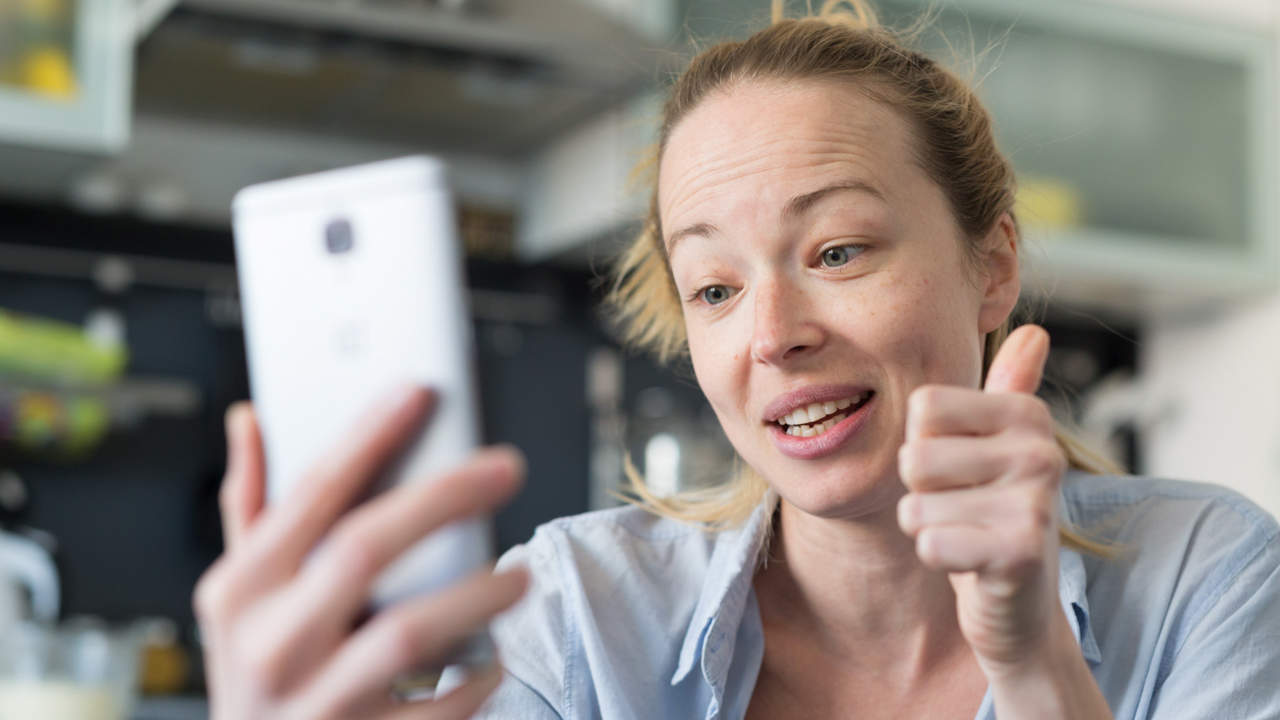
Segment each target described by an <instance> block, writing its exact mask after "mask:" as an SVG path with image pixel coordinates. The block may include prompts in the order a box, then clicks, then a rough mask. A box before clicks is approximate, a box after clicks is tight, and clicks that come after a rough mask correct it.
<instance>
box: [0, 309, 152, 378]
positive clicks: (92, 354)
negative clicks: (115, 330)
mask: <svg viewBox="0 0 1280 720" xmlns="http://www.w3.org/2000/svg"><path fill="white" fill-rule="evenodd" d="M128 356H129V353H128V350H127V348H125V346H124V345H123V344H119V345H117V344H103V343H99V342H95V341H94V340H93V339H92V338H90V337H88V336H87V335H85V333H84V331H83V330H82V329H81V328H80V327H78V326H76V325H72V324H70V323H64V322H59V321H56V320H47V319H43V318H35V317H30V316H25V315H19V314H17V313H12V312H8V311H5V310H0V374H12V375H19V376H25V377H29V378H35V379H39V380H44V381H51V382H55V383H65V384H74V385H100V384H105V383H108V382H111V381H114V380H116V379H118V378H119V377H120V376H121V374H122V373H123V372H124V367H125V364H126V363H127V362H128V359H129V357H128Z"/></svg>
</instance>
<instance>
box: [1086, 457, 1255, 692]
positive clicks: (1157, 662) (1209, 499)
mask: <svg viewBox="0 0 1280 720" xmlns="http://www.w3.org/2000/svg"><path fill="white" fill-rule="evenodd" d="M1063 499H1064V502H1065V505H1066V507H1065V510H1066V514H1067V517H1068V519H1069V520H1070V521H1071V523H1072V525H1073V526H1074V527H1075V528H1076V529H1077V530H1079V531H1081V532H1082V533H1083V534H1085V535H1086V536H1088V537H1092V538H1095V539H1100V540H1103V541H1105V542H1107V543H1109V544H1111V545H1112V546H1113V547H1114V548H1115V549H1116V551H1117V554H1116V557H1114V558H1109V559H1108V558H1099V557H1092V556H1088V555H1084V556H1082V559H1083V561H1084V566H1085V567H1086V569H1087V585H1088V603H1089V606H1090V622H1091V624H1092V625H1093V629H1094V631H1095V632H1096V634H1097V637H1098V639H1099V640H1100V644H1101V645H1102V652H1103V654H1104V655H1107V656H1108V657H1110V658H1111V659H1112V660H1113V661H1119V664H1120V665H1123V666H1124V667H1130V668H1132V667H1135V666H1136V667H1144V666H1145V667H1151V668H1153V669H1154V670H1155V672H1154V673H1153V674H1152V675H1151V677H1152V678H1155V679H1156V682H1157V686H1158V684H1159V683H1160V682H1162V681H1163V679H1164V678H1166V677H1167V676H1168V675H1169V673H1170V672H1172V670H1173V668H1174V664H1175V661H1176V660H1177V659H1178V658H1179V657H1180V656H1183V657H1185V654H1184V648H1185V647H1196V646H1202V645H1203V643H1201V642H1199V641H1198V638H1201V637H1204V636H1206V635H1209V636H1214V635H1216V636H1218V637H1220V638H1226V637H1227V636H1228V635H1231V634H1232V633H1233V632H1235V631H1234V630H1233V629H1232V628H1237V629H1240V630H1241V631H1243V632H1247V628H1248V627H1249V626H1250V625H1251V624H1252V623H1253V622H1254V621H1256V620H1261V617H1260V616H1258V615H1257V613H1258V612H1267V610H1266V609H1267V608H1275V607H1280V525H1278V524H1277V522H1276V520H1275V518H1274V517H1272V516H1271V515H1270V514H1269V513H1267V512H1266V511H1265V510H1263V509H1262V508H1260V507H1258V506H1257V505H1256V504H1255V503H1253V502H1252V501H1250V500H1249V499H1247V498H1245V497H1244V496H1243V495H1240V494H1239V493H1237V492H1235V491H1233V490H1230V489H1228V488H1225V487H1222V486H1218V485H1211V484H1206V483H1196V482H1186V481H1180V480H1168V479H1161V478H1150V477H1139V476H1095V475H1086V474H1083V473H1074V472H1073V473H1070V474H1069V475H1068V478H1067V481H1066V482H1065V483H1064V485H1063ZM1277 653H1280V649H1277V650H1275V651H1272V654H1273V655H1276V654H1277ZM1191 654H1192V655H1199V656H1200V657H1201V659H1202V660H1207V659H1208V658H1210V657H1212V654H1211V653H1205V652H1195V653H1191ZM1144 656H1145V657H1144ZM1220 659H1221V660H1222V661H1224V662H1227V661H1230V658H1229V657H1226V656H1224V657H1222V658H1220Z"/></svg>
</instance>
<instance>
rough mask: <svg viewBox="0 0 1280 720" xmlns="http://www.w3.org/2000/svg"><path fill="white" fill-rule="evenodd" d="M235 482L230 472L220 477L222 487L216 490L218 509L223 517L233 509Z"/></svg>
mask: <svg viewBox="0 0 1280 720" xmlns="http://www.w3.org/2000/svg"><path fill="white" fill-rule="evenodd" d="M235 480H236V479H235V476H234V475H233V474H231V473H230V472H228V473H227V474H226V475H223V476H222V487H220V488H218V507H219V508H220V509H221V510H222V514H223V515H226V514H228V513H230V512H231V510H232V509H233V508H234V507H235V499H236V482H235Z"/></svg>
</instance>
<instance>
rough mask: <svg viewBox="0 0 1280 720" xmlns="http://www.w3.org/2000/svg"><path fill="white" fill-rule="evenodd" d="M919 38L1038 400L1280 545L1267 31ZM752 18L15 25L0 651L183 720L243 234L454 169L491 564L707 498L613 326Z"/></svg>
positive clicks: (712, 433)
mask: <svg viewBox="0 0 1280 720" xmlns="http://www.w3.org/2000/svg"><path fill="white" fill-rule="evenodd" d="M792 4H793V5H800V4H803V3H802V2H800V3H792ZM935 5H936V7H937V18H936V20H935V22H934V24H933V27H934V30H932V31H930V32H927V33H926V34H925V35H924V36H923V37H922V38H921V44H922V45H923V46H924V47H925V48H926V49H928V50H931V51H932V52H933V53H934V54H935V56H937V57H939V58H941V59H944V60H946V61H948V62H951V63H953V64H954V65H955V66H956V67H959V68H961V69H962V70H963V71H964V72H965V73H966V74H968V75H969V76H970V77H973V78H977V79H980V82H981V88H982V94H983V96H984V98H985V99H986V101H987V102H988V103H989V106H990V108H991V109H992V111H993V113H994V115H995V118H996V123H997V126H998V135H999V139H1000V142H1001V145H1002V147H1003V148H1005V149H1006V151H1007V152H1009V153H1010V154H1011V156H1012V158H1013V160H1014V163H1015V165H1016V166H1017V167H1018V170H1019V173H1020V177H1021V185H1022V187H1021V191H1020V197H1019V204H1020V207H1019V210H1020V213H1021V221H1022V223H1023V226H1024V229H1025V231H1026V235H1027V239H1028V245H1027V253H1026V272H1027V273H1028V275H1027V277H1028V281H1027V283H1026V290H1027V292H1026V301H1027V304H1028V306H1029V307H1031V308H1032V309H1033V310H1034V311H1035V313H1036V317H1038V318H1039V319H1040V320H1041V322H1043V323H1044V324H1045V325H1046V326H1047V327H1048V328H1049V329H1050V331H1051V333H1052V335H1053V338H1054V343H1055V345H1054V351H1053V356H1052V359H1051V361H1050V362H1051V367H1050V373H1051V377H1052V379H1053V381H1054V382H1053V383H1052V384H1051V385H1050V386H1049V387H1047V388H1046V389H1045V391H1044V396H1045V397H1046V399H1048V400H1049V401H1050V402H1052V403H1053V404H1054V405H1055V406H1056V407H1057V409H1058V410H1059V413H1060V415H1061V416H1062V417H1063V418H1069V419H1070V420H1071V421H1072V422H1073V423H1074V424H1075V425H1076V426H1078V427H1079V428H1080V431H1081V433H1082V435H1084V436H1086V437H1087V438H1089V439H1090V441H1091V442H1092V443H1093V444H1094V445H1095V447H1097V448H1099V449H1101V450H1104V451H1105V452H1107V453H1108V454H1110V455H1111V456H1112V457H1113V458H1115V459H1117V460H1119V461H1120V462H1122V463H1123V464H1124V465H1126V466H1127V467H1128V468H1129V469H1131V470H1132V471H1135V472H1141V473H1148V474H1155V475H1163V476H1169V477H1178V478H1189V479H1198V480H1206V481H1211V482H1216V483H1222V484H1224V485H1228V486H1231V487H1233V488H1236V489H1238V490H1239V491H1240V492H1242V493H1244V494H1246V495H1248V496H1249V497H1251V498H1252V499H1254V500H1255V501H1256V502H1258V503H1259V504H1261V505H1262V506H1264V507H1265V508H1267V509H1268V510H1270V511H1271V512H1273V513H1275V512H1277V511H1280V372H1278V371H1277V368H1280V291H1277V285H1276V277H1277V270H1278V261H1277V258H1278V257H1280V252H1278V250H1280V226H1278V224H1277V222H1278V218H1277V213H1276V205H1277V202H1276V201H1277V199H1278V198H1280V192H1278V190H1277V182H1276V179H1277V168H1278V167H1280V162H1278V161H1280V146H1278V145H1277V142H1276V139H1277V137H1278V133H1277V129H1278V128H1277V117H1276V106H1277V100H1278V99H1280V79H1278V77H1280V76H1278V74H1277V65H1276V63H1277V61H1276V58H1277V52H1278V51H1280V10H1278V9H1277V5H1276V3H1275V2H1274V1H1273V0H1230V1H1228V0H1214V2H1208V1H1207V0H1176V1H1174V0H1095V1H1092V2H1084V1H1081V0H1072V1H1068V0H950V1H943V2H939V3H935ZM767 6H768V2H767V0H365V1H360V0H180V1H175V0H0V530H2V531H3V532H2V533H0V539H2V540H3V542H0V625H4V624H5V623H8V624H9V626H10V627H17V626H16V625H14V624H13V622H14V620H15V619H16V618H19V617H22V616H24V615H31V614H34V615H36V616H41V617H49V618H52V617H58V618H62V619H63V620H64V621H66V620H69V619H71V618H78V619H77V620H75V621H74V622H72V623H67V625H69V626H70V629H69V630H65V631H64V633H63V634H64V635H69V636H70V639H69V640H68V639H67V638H66V637H63V638H62V641H66V642H70V643H73V644H74V643H80V645H86V644H88V645H93V643H95V642H96V643H97V645H93V647H96V648H97V651H98V652H99V655H100V656H101V657H104V658H105V657H108V656H109V654H104V653H108V651H110V652H120V653H123V655H122V657H125V656H129V657H132V656H133V653H134V652H135V651H136V650H137V648H139V647H142V648H144V652H142V653H141V655H140V657H141V658H142V660H141V662H140V664H139V675H140V677H141V681H142V687H143V690H144V691H145V695H146V696H145V697H144V699H143V700H142V702H141V703H140V704H138V705H137V706H136V707H135V708H134V710H133V716H134V717H137V718H144V717H146V718H152V717H154V718H182V717H203V714H202V713H203V712H204V711H203V706H202V704H201V700H200V696H201V693H202V689H203V688H202V678H201V673H200V667H199V657H198V656H199V651H198V649H197V648H198V645H197V643H198V639H197V635H196V629H195V626H194V622H193V618H192V611H191V603H190V596H191V590H192V586H193V584H194V582H195V580H196V578H197V577H198V576H199V575H200V573H201V572H202V571H203V570H204V569H205V568H206V567H207V566H208V565H209V563H210V562H211V561H212V560H213V559H214V558H215V557H216V556H217V555H218V553H219V552H220V551H221V536H220V528H219V521H218V510H217V502H216V500H217V491H218V485H219V482H220V480H221V474H222V471H223V465H224V461H225V455H224V436H223V422H222V419H223V412H224V411H225V409H226V407H227V405H228V404H229V403H231V402H232V401H234V400H237V399H241V398H246V397H247V396H248V385H247V373H246V368H245V362H244V341H243V336H242V331H241V325H240V314H239V304H238V299H237V288H236V274H235V258H234V254H233V251H232V238H231V232H230V228H229V206H230V201H231V197H232V195H233V193H234V192H235V191H236V190H237V189H239V188H240V187H242V186H245V185H248V184H251V183H255V182H260V181H264V180H269V179H274V178H280V177H285V176H290V175H296V174H300V173H305V172H310V171H316V170H322V169H327V168H334V167H339V166H344V165H350V164H355V163H360V162H365V161H371V160H377V159H383V158H388V157H394V156H399V155H405V154H411V153H420V152H429V153H433V154H437V155H440V156H442V157H443V158H445V159H446V160H447V161H448V162H449V163H450V165H451V169H452V173H453V181H454V186H455V189H456V191H457V195H458V203H459V210H460V217H461V224H462V234H463V236H464V239H465V242H466V246H467V250H468V255H469V260H468V271H469V275H470V281H471V284H472V296H471V300H472V309H473V312H474V319H475V328H476V338H477V341H478V348H477V350H478V358H477V362H478V365H479V376H480V378H481V392H482V396H483V408H484V421H485V425H484V427H485V434H486V437H487V439H488V440H490V441H506V442H512V443H515V444H516V445H518V446H520V447H521V448H522V449H523V450H524V451H525V453H526V454H527V455H528V458H529V465H530V478H529V483H528V486H527V489H526V490H525V492H524V493H523V495H522V496H521V497H520V498H519V499H518V500H517V501H515V502H514V503H513V504H512V505H511V506H510V507H509V508H508V509H507V510H505V511H504V512H502V514H501V515H499V517H498V520H497V528H496V532H497V539H498V545H499V547H500V549H501V548H506V547H509V546H510V545H511V544H513V543H516V542H520V541H521V540H523V539H524V538H526V537H528V536H529V535H530V533H531V532H532V530H533V529H534V527H535V526H536V525H537V524H539V523H541V522H544V521H546V520H548V519H550V518H552V517H556V516H559V515H564V514H570V513H576V512H581V511H584V510H587V509H589V508H598V507H606V506H609V505H612V504H615V503H616V502H617V501H616V499H615V498H614V496H613V495H612V492H613V491H615V490H616V489H617V488H618V487H619V486H620V483H621V482H622V479H623V476H622V462H623V457H624V456H625V455H628V454H629V455H630V456H631V457H632V458H633V459H634V461H635V462H636V464H637V465H638V466H639V467H640V468H642V469H643V470H644V471H645V472H646V473H647V474H648V476H649V479H650V481H651V483H652V484H653V485H654V489H655V491H657V492H670V491H672V490H675V489H679V488H684V487H693V486H697V485H701V484H706V483H708V482H713V481H715V480H716V479H717V478H719V477H721V476H722V474H723V472H724V469H725V468H726V467H727V462H728V458H729V452H728V449H727V445H726V443H725V441H724V439H723V437H722V436H721V434H720V432H719V430H718V428H717V426H716V423H715V418H714V417H713V416H712V414H711V413H710V410H709V408H707V407H706V404H705V402H703V401H702V399H701V397H700V395H699V393H698V391H697V388H696V385H695V384H694V382H693V379H692V375H691V373H690V372H689V371H688V370H687V368H681V367H676V368H672V369H662V368H658V367H656V366H655V365H654V364H653V363H651V362H650V361H649V360H648V359H646V358H645V357H642V356H639V355H636V354H632V353H628V352H625V351H624V350H622V349H621V348H620V347H619V345H618V343H617V342H616V340H615V337H614V334H613V332H612V330H611V328H610V326H609V324H608V322H607V321H606V319H605V318H604V316H603V315H602V312H601V309H600V306H599V301H600V297H601V295H602V277H603V276H604V271H605V268H606V267H607V263H608V260H609V258H610V257H611V256H612V255H613V253H614V252H615V251H616V250H617V248H618V247H619V245H620V243H621V242H623V241H624V240H625V239H626V238H627V237H628V236H629V234H630V233H631V232H633V231H634V229H635V227H636V219H637V218H638V217H639V215H640V213H641V212H642V211H643V209H644V207H645V205H646V202H647V196H646V194H645V192H644V190H643V188H642V187H637V186H636V185H635V184H634V183H633V181H632V179H631V168H632V166H633V165H634V164H635V163H636V161H637V160H639V159H640V158H641V157H642V155H643V151H644V149H645V147H646V145H647V144H648V143H649V142H650V141H651V139H652V138H653V132H654V125H655V120H656V118H657V113H658V109H659V106H660V102H661V100H660V97H661V96H660V93H661V90H662V88H663V87H664V86H665V85H666V84H667V82H668V81H669V79H670V77H671V74H672V72H673V71H674V70H676V69H677V68H679V66H680V62H681V59H682V58H685V57H687V56H688V54H689V52H690V48H691V47H694V46H695V45H696V44H705V43H707V42H709V41H711V40H714V39H716V38H720V37H725V36H733V35H741V34H742V33H744V32H746V31H749V30H750V29H753V28H758V27H760V26H761V24H762V23H763V21H764V19H765V18H766V17H767V11H768V10H767ZM879 7H880V8H881V9H882V11H883V12H884V15H885V16H886V18H887V19H888V20H889V21H890V22H891V23H892V22H902V21H905V20H906V19H910V18H911V17H913V16H914V14H916V13H918V12H919V11H920V10H921V9H922V8H924V7H925V3H923V2H916V1H915V0H888V1H883V2H881V3H879ZM6 563H7V566H6ZM19 585H30V586H32V588H33V589H32V590H28V589H22V590H18V589H17V588H18V587H19ZM123 628H127V629H128V630H129V632H128V634H127V635H126V634H124V633H123V631H122V629H123ZM4 632H5V628H4V627H0V634H2V633H4ZM29 640H30V642H32V643H38V642H44V641H46V640H47V638H45V639H43V640H42V639H40V638H29ZM110 657H115V656H110ZM8 662H9V667H6V668H0V684H2V683H3V681H4V678H5V677H13V676H14V674H15V673H18V674H20V673H19V672H18V670H15V669H14V667H13V663H14V661H8ZM125 664H127V662H126V663H125ZM19 670H20V668H19ZM118 682H119V683H125V684H127V683H128V678H127V677H126V678H125V679H123V680H118ZM0 695H3V693H0ZM0 714H2V713H0ZM95 717H97V716H95ZM104 717H106V716H104Z"/></svg>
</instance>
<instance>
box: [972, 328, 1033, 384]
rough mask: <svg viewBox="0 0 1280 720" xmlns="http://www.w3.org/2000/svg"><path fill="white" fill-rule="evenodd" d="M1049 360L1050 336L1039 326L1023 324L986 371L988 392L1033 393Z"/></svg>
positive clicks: (1006, 341) (1006, 342)
mask: <svg viewBox="0 0 1280 720" xmlns="http://www.w3.org/2000/svg"><path fill="white" fill-rule="evenodd" d="M1048 359H1049V333H1048V332H1046V331H1045V329H1044V328H1042V327H1040V326H1039V325H1029V324H1028V325H1022V326H1020V327H1019V328H1018V329H1017V330H1014V331H1013V332H1012V333H1010V335H1009V337H1008V338H1007V339H1006V340H1005V341H1004V344H1002V345H1001V346H1000V349H999V350H998V351H997V352H996V357H995V359H994V360H992V361H991V369H990V370H988V371H987V382H986V385H985V386H983V390H984V391H986V392H1005V393H1034V392H1035V391H1036V389H1037V388H1039V387H1040V378H1041V377H1042V376H1043V375H1044V364H1045V361H1046V360H1048Z"/></svg>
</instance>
